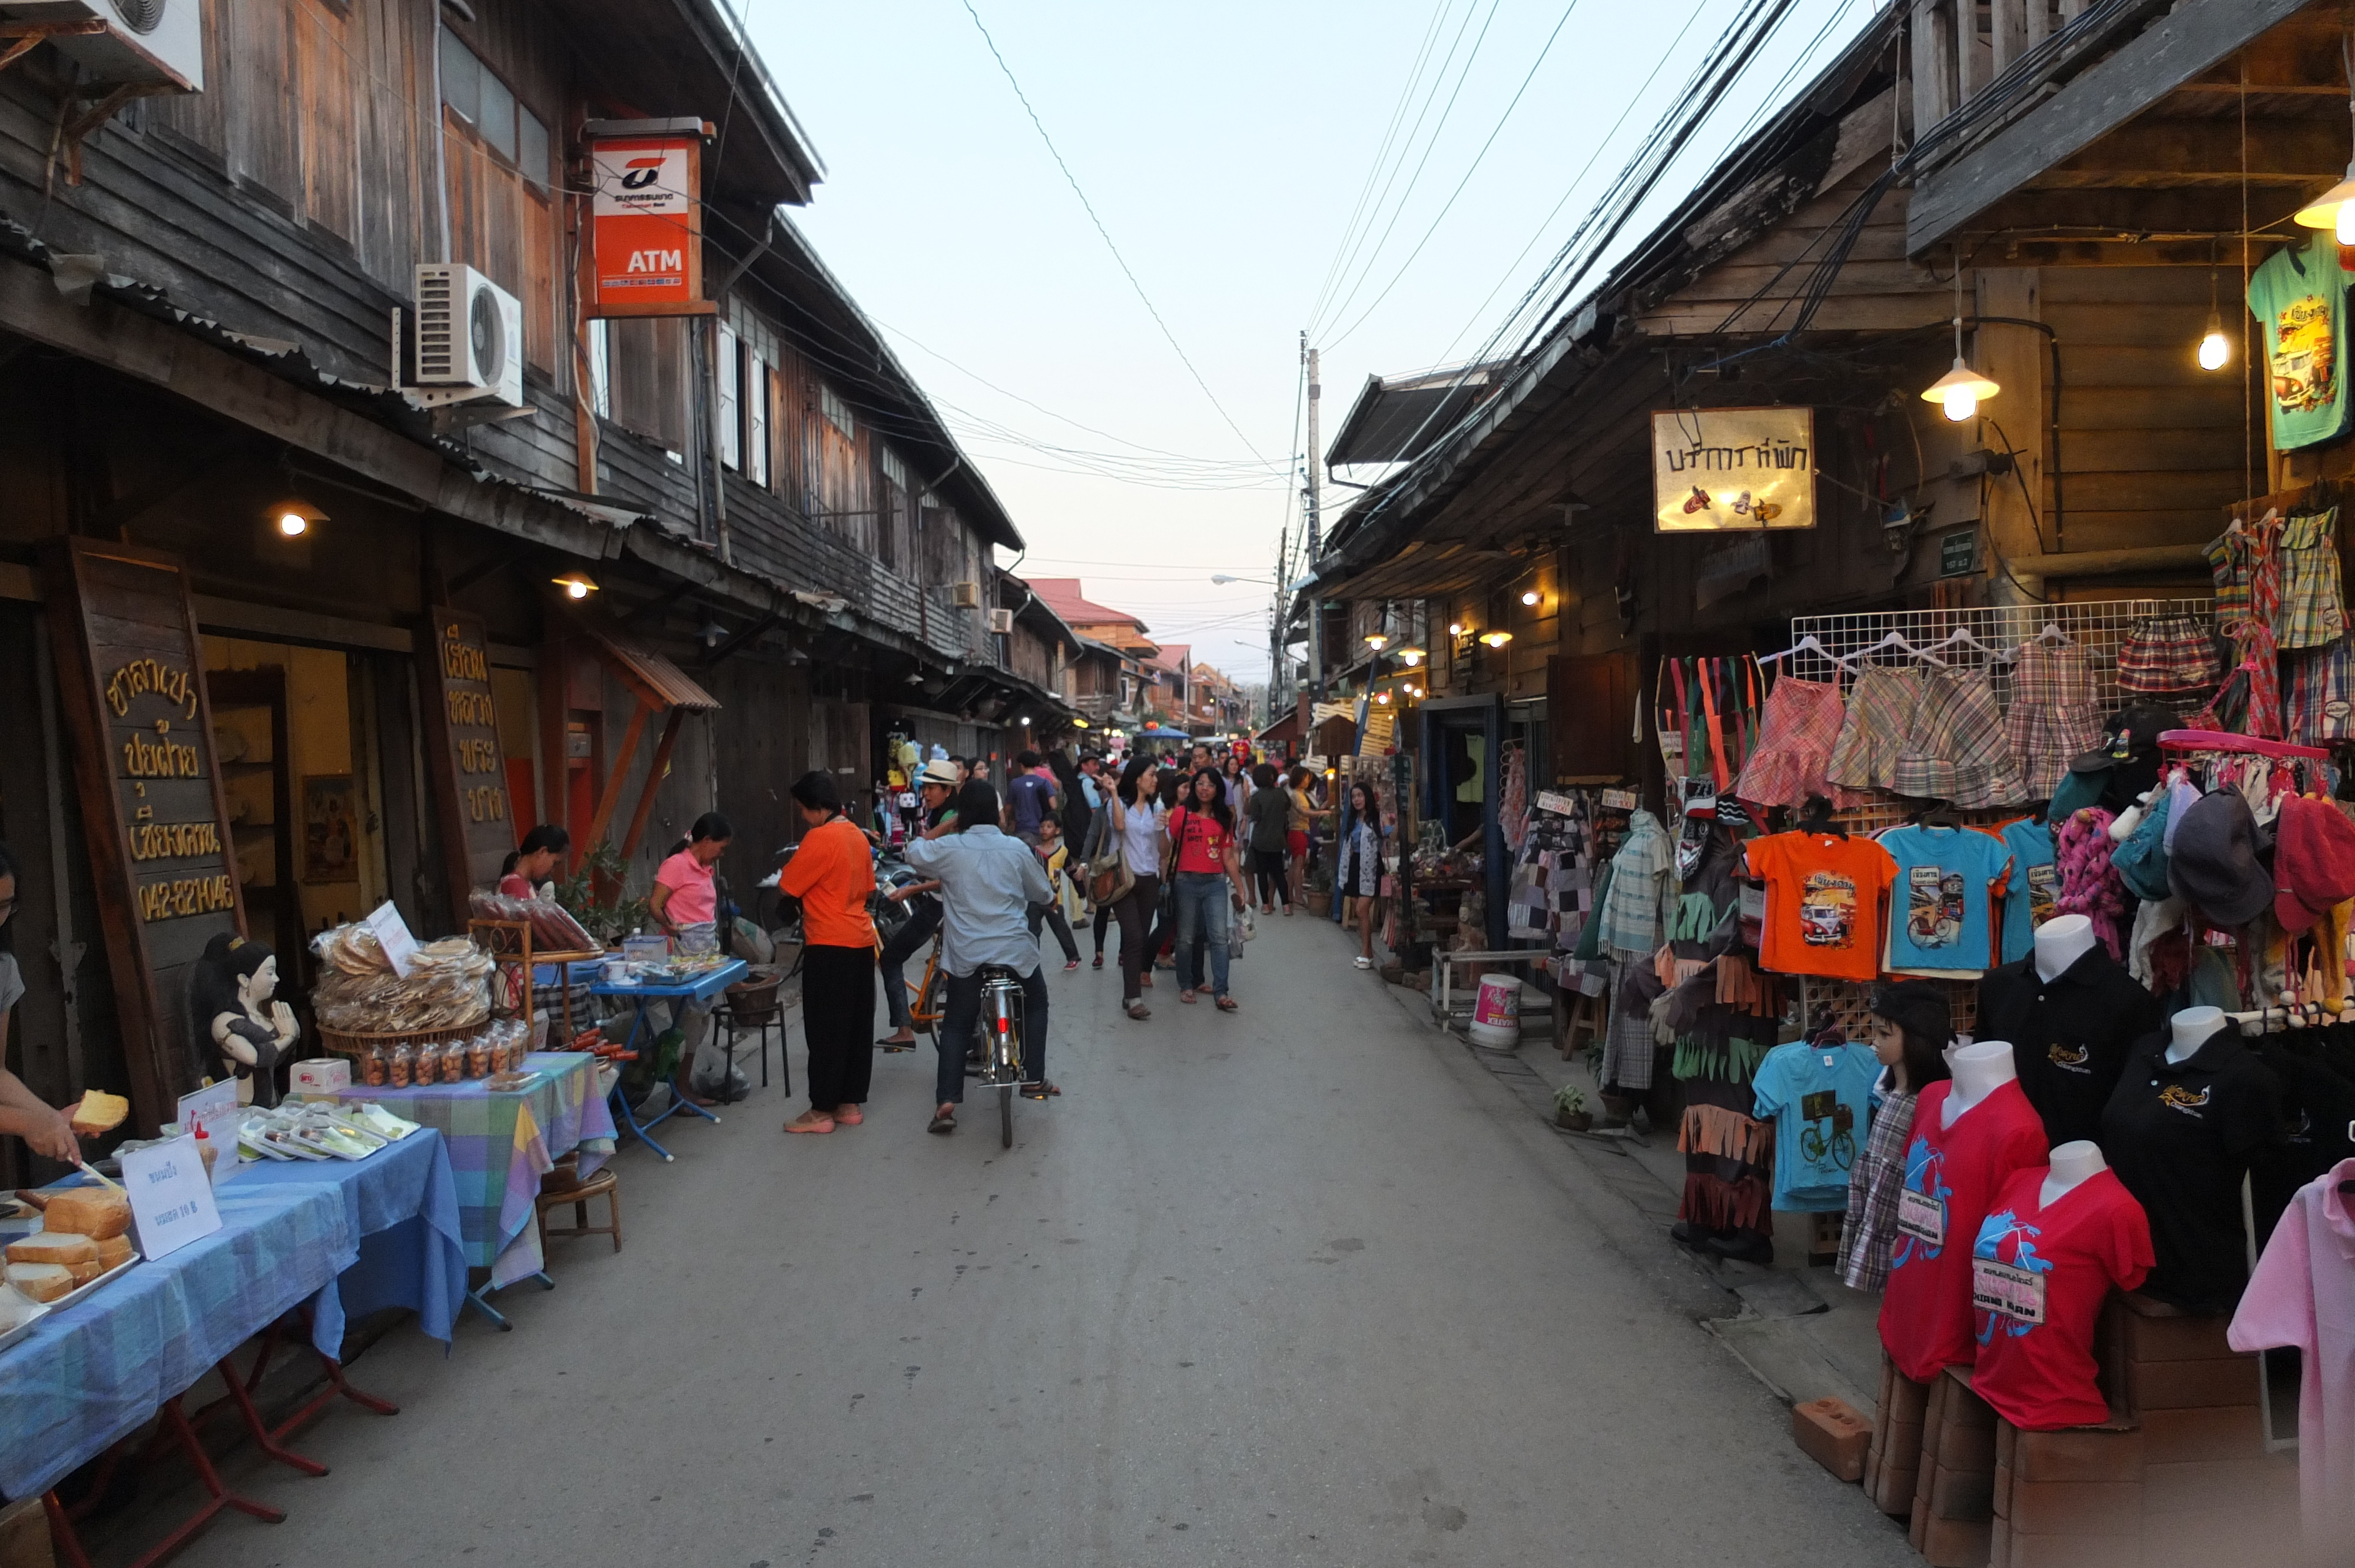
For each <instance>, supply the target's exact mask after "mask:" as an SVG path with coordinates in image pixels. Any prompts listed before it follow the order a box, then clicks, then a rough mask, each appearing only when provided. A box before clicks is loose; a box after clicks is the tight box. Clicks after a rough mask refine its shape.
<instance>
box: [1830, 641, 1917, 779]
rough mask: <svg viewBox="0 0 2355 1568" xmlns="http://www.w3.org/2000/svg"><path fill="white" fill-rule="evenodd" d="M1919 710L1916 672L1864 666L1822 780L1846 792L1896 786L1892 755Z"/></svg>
mask: <svg viewBox="0 0 2355 1568" xmlns="http://www.w3.org/2000/svg"><path fill="white" fill-rule="evenodd" d="M1921 705H1922V674H1921V672H1920V671H1918V670H1890V669H1884V668H1882V667H1881V666H1880V665H1877V664H1868V665H1866V666H1865V668H1864V669H1863V671H1862V672H1860V673H1859V674H1858V676H1857V678H1856V688H1855V690H1853V691H1851V692H1850V693H1849V698H1848V714H1847V716H1846V717H1845V719H1844V720H1843V721H1842V722H1841V725H1840V732H1839V739H1838V740H1837V741H1835V742H1834V743H1833V744H1832V756H1831V761H1830V762H1829V763H1828V765H1827V766H1826V768H1825V769H1824V772H1825V777H1826V778H1828V779H1829V780H1830V781H1831V782H1832V783H1834V784H1845V785H1847V786H1848V787H1849V789H1872V788H1874V787H1875V786H1878V787H1880V788H1881V789H1889V788H1891V786H1892V785H1893V784H1894V783H1895V781H1896V777H1897V758H1898V753H1899V751H1900V750H1901V749H1902V747H1903V746H1904V744H1905V736H1906V734H1907V732H1908V731H1910V730H1911V729H1912V728H1913V715H1914V711H1915V710H1916V709H1917V708H1919V707H1920V706H1921Z"/></svg>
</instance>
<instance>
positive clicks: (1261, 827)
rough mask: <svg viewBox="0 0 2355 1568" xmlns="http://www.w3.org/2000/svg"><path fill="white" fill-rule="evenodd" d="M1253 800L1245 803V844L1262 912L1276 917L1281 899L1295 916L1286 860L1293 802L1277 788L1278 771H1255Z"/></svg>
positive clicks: (1269, 767)
mask: <svg viewBox="0 0 2355 1568" xmlns="http://www.w3.org/2000/svg"><path fill="white" fill-rule="evenodd" d="M1252 785H1253V789H1252V794H1251V799H1250V800H1246V801H1244V802H1243V824H1244V842H1245V844H1246V846H1247V847H1248V848H1249V849H1250V851H1251V858H1252V880H1253V881H1254V882H1255V883H1257V884H1258V886H1259V912H1260V913H1261V914H1263V915H1273V914H1274V913H1275V905H1276V901H1277V900H1278V899H1282V900H1283V901H1284V913H1285V914H1286V915H1289V914H1291V913H1292V884H1291V883H1290V882H1289V881H1288V880H1287V879H1286V877H1285V874H1284V859H1285V855H1286V853H1287V843H1288V841H1289V839H1290V837H1291V830H1292V802H1291V800H1289V799H1287V798H1286V797H1285V795H1284V791H1283V790H1281V789H1277V788H1276V787H1275V768H1274V767H1273V765H1272V764H1270V763H1265V762H1263V763H1261V764H1260V765H1259V766H1258V767H1257V768H1253V769H1252Z"/></svg>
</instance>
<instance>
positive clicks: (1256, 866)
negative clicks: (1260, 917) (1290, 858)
mask: <svg viewBox="0 0 2355 1568" xmlns="http://www.w3.org/2000/svg"><path fill="white" fill-rule="evenodd" d="M1252 870H1253V871H1254V872H1255V873H1256V874H1257V875H1258V878H1259V901H1260V902H1261V903H1262V904H1273V903H1274V902H1275V901H1276V900H1277V899H1278V898H1281V899H1283V900H1284V907H1285V908H1286V909H1289V908H1291V907H1292V884H1291V882H1290V880H1288V879H1287V878H1286V877H1285V875H1284V851H1282V850H1280V849H1279V850H1253V851H1252Z"/></svg>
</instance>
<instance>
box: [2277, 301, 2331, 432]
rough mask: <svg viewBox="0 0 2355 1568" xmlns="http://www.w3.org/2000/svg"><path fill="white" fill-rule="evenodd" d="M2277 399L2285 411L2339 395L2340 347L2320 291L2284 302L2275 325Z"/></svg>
mask: <svg viewBox="0 0 2355 1568" xmlns="http://www.w3.org/2000/svg"><path fill="white" fill-rule="evenodd" d="M2273 360H2274V363H2273V372H2274V401H2275V404H2277V405H2278V406H2279V407H2280V408H2281V409H2282V411H2283V412H2284V413H2303V412H2305V411H2306V410H2307V409H2310V408H2321V407H2322V406H2323V405H2324V404H2326V403H2329V402H2331V401H2333V400H2335V399H2336V398H2337V397H2338V396H2339V387H2338V371H2339V347H2338V344H2336V343H2335V342H2333V341H2332V338H2331V335H2330V306H2329V304H2328V302H2326V301H2325V300H2324V299H2323V298H2322V297H2321V296H2320V295H2319V294H2301V295H2299V296H2298V297H2297V298H2296V299H2294V300H2292V301H2290V302H2289V303H2287V304H2286V305H2284V306H2283V307H2282V309H2281V314H2280V315H2279V316H2278V317H2277V318H2276V319H2275V325H2274V355H2273Z"/></svg>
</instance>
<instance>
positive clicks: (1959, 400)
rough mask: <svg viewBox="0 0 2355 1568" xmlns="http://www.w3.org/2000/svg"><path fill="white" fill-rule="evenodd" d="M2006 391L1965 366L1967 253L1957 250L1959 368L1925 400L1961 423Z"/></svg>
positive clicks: (1927, 391)
mask: <svg viewBox="0 0 2355 1568" xmlns="http://www.w3.org/2000/svg"><path fill="white" fill-rule="evenodd" d="M2002 390H2003V388H2002V387H1998V386H1997V385H1996V384H1995V383H1994V382H1993V381H1990V380H1988V379H1987V377H1986V376H1981V375H1980V374H1979V373H1978V372H1977V371H1976V370H1973V369H1972V368H1971V367H1970V366H1968V365H1966V364H1965V363H1963V252H1962V248H1961V247H1960V246H1956V247H1955V367H1954V368H1953V369H1952V370H1949V371H1947V372H1946V373H1945V375H1944V376H1939V377H1938V379H1936V380H1935V381H1933V382H1932V383H1930V385H1929V386H1928V387H1924V388H1923V392H1922V400H1923V402H1925V403H1937V404H1940V405H1942V406H1944V407H1945V410H1946V418H1949V419H1953V420H1955V421H1957V422H1960V421H1962V420H1964V419H1967V418H1970V417H1971V416H1972V415H1974V414H1976V413H1977V412H1978V411H1979V405H1980V404H1982V403H1984V402H1986V401H1987V399H1988V398H1990V397H1994V396H1995V395H1996V394H1997V393H1998V392H2000V391H2002Z"/></svg>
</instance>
